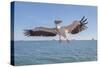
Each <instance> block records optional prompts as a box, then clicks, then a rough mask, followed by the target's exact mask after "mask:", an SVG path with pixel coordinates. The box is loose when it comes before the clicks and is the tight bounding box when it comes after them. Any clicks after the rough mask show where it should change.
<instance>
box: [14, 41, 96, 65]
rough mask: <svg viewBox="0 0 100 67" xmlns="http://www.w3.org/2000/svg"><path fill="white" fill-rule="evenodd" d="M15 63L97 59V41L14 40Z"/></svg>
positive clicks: (31, 63) (50, 62) (30, 63)
mask: <svg viewBox="0 0 100 67" xmlns="http://www.w3.org/2000/svg"><path fill="white" fill-rule="evenodd" d="M14 53H15V54H14V57H15V59H14V60H15V65H18V66H19V65H34V64H52V63H69V62H82V61H96V60H97V41H96V40H79V41H71V42H70V43H67V42H63V43H59V41H15V43H14Z"/></svg>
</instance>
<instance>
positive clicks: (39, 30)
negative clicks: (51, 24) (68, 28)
mask: <svg viewBox="0 0 100 67" xmlns="http://www.w3.org/2000/svg"><path fill="white" fill-rule="evenodd" d="M24 34H25V36H56V34H57V32H56V29H55V28H45V27H36V28H34V29H30V30H25V32H24Z"/></svg>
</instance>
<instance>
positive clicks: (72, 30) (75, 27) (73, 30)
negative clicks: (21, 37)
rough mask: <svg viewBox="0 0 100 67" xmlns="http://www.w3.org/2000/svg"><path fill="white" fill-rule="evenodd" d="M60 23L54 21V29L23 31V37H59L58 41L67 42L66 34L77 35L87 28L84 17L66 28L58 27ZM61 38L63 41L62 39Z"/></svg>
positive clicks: (59, 21)
mask: <svg viewBox="0 0 100 67" xmlns="http://www.w3.org/2000/svg"><path fill="white" fill-rule="evenodd" d="M61 23H62V21H61V20H55V25H56V27H55V28H47V27H35V28H34V29H27V30H25V32H24V34H25V36H46V37H47V36H52V37H53V36H56V35H59V40H60V41H63V39H64V40H66V41H69V40H68V38H67V36H66V33H69V34H77V33H79V32H81V31H83V30H85V29H86V28H87V26H86V24H87V23H88V22H87V18H86V19H85V16H83V17H82V19H81V20H75V21H73V22H72V23H71V24H70V25H68V26H60V24H61ZM62 38H63V39H62Z"/></svg>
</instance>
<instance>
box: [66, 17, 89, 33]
mask: <svg viewBox="0 0 100 67" xmlns="http://www.w3.org/2000/svg"><path fill="white" fill-rule="evenodd" d="M84 18H85V16H83V18H82V19H81V20H80V21H77V20H75V21H74V22H73V23H72V24H70V25H68V26H64V28H65V30H67V31H68V32H69V33H71V34H77V33H79V32H81V31H83V30H85V29H86V28H87V26H86V24H87V23H88V22H87V19H84ZM85 22H86V23H85Z"/></svg>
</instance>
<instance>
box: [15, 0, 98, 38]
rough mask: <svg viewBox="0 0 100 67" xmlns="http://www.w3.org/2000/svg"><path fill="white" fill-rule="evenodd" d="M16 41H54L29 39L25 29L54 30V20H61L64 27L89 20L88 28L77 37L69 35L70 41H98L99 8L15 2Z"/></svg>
mask: <svg viewBox="0 0 100 67" xmlns="http://www.w3.org/2000/svg"><path fill="white" fill-rule="evenodd" d="M14 10H15V12H14V40H52V39H58V36H55V37H27V36H25V35H24V34H23V32H24V30H25V29H34V28H35V27H39V26H44V27H50V28H54V27H55V24H54V20H56V19H61V20H62V21H63V22H62V26H67V25H69V24H71V23H72V22H73V21H74V20H80V19H81V18H82V17H83V16H86V18H88V24H87V26H88V28H87V30H85V31H82V32H80V33H78V34H76V35H69V39H75V40H77V39H78V40H88V39H92V38H94V39H97V7H96V6H85V5H71V4H69V5H68V4H50V3H36V2H17V1H16V2H15V4H14Z"/></svg>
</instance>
